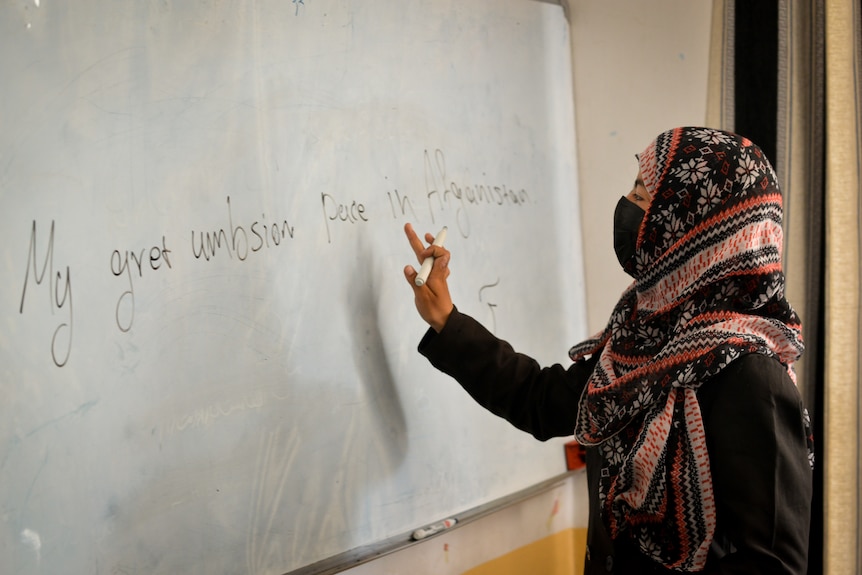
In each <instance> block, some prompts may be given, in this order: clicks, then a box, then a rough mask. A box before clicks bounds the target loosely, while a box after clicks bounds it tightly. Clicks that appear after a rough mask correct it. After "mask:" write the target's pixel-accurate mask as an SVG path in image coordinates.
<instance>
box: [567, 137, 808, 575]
mask: <svg viewBox="0 0 862 575" xmlns="http://www.w3.org/2000/svg"><path fill="white" fill-rule="evenodd" d="M638 163H639V167H640V171H641V175H642V177H643V181H644V186H645V187H646V189H647V191H648V192H649V194H650V196H651V202H650V205H649V207H648V208H647V210H646V216H645V218H644V221H643V223H642V224H641V228H640V232H639V235H638V240H637V248H636V255H635V257H634V258H632V259H630V260H629V262H628V265H629V267H630V268H631V269H627V270H626V271H628V272H629V273H630V274H631V275H632V276H634V277H635V282H634V283H633V284H632V285H631V286H630V287H629V288H628V289H627V290H626V291H625V292H624V293H623V295H622V297H621V299H620V301H619V302H618V303H617V305H616V307H615V308H614V310H613V312H612V314H611V318H610V321H609V323H608V325H607V327H606V328H605V329H604V331H602V332H601V333H599V334H597V335H596V336H595V337H593V338H591V339H589V340H587V341H585V342H582V343H580V344H578V345H576V346H574V347H573V348H572V349H571V350H570V352H569V355H570V356H571V358H572V359H573V360H578V359H581V358H583V357H586V356H589V355H593V354H597V353H599V354H600V355H599V360H598V363H597V365H596V368H595V370H594V372H593V374H592V376H591V378H590V380H589V383H588V385H587V388H586V389H585V391H584V394H583V395H582V397H581V399H580V404H579V411H578V421H577V425H576V428H575V435H576V437H577V438H578V440H579V441H580V442H581V443H582V444H584V445H594V446H598V447H597V448H598V449H600V450H601V453H602V456H603V461H604V465H605V468H604V469H602V470H601V480H600V487H599V491H600V499H601V505H602V516H603V518H604V520H605V522H606V524H607V525H608V528H609V529H610V532H611V536H612V537H613V538H617V537H618V536H620V535H621V534H623V533H625V534H626V535H627V536H628V537H629V538H630V540H631V541H633V542H634V543H635V544H636V545H637V546H638V547H639V548H640V550H641V552H642V553H644V554H645V555H647V556H648V557H651V558H652V559H653V560H655V561H657V562H659V563H661V564H663V565H664V566H666V567H668V568H672V569H677V570H682V571H698V570H701V569H702V568H703V567H704V565H705V563H706V558H707V553H708V551H709V547H710V544H711V542H712V539H713V536H714V533H715V502H714V498H713V492H712V476H711V473H710V468H709V457H708V455H707V451H706V439H705V434H704V428H703V422H702V418H701V412H700V407H699V404H698V400H697V395H696V391H697V389H698V388H699V387H700V385H701V384H702V383H703V382H705V381H707V380H708V379H709V378H711V377H713V376H715V375H716V374H717V373H719V372H720V371H721V370H722V369H724V368H726V367H727V366H728V365H729V364H730V363H731V362H733V361H735V360H736V359H738V358H739V357H741V356H743V355H745V354H749V353H760V354H763V355H766V356H769V357H774V358H776V359H777V360H778V361H780V362H781V363H782V364H783V365H784V366H785V367H786V368H787V371H788V373H789V374H790V377H791V378H793V380H794V382H795V379H796V378H795V375H794V371H793V363H794V362H795V361H796V360H797V359H798V358H799V356H800V355H801V354H802V349H803V345H802V336H801V327H802V326H801V322H800V321H799V318H798V317H797V315H796V313H795V312H794V311H793V309H792V308H791V307H790V305H789V304H788V303H787V300H786V299H785V298H784V275H783V272H782V269H781V250H782V229H781V218H782V201H781V192H780V190H779V188H778V183H777V181H776V177H775V173H774V171H773V169H772V166H771V165H770V164H769V161H768V160H767V159H766V157H765V156H764V154H763V152H762V151H761V150H760V148H758V147H757V146H756V145H754V144H753V143H752V142H751V141H749V140H747V139H746V138H743V137H740V136H738V135H735V134H732V133H729V132H723V131H719V130H713V129H708V128H677V129H674V130H670V131H668V132H665V133H662V134H661V135H659V136H658V137H657V138H656V139H655V140H654V141H653V142H652V143H651V144H650V145H649V146H648V147H647V148H646V150H645V151H644V152H643V153H642V154H640V155H639V156H638ZM741 400H743V401H744V398H741Z"/></svg>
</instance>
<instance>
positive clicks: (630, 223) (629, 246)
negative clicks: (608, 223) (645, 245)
mask: <svg viewBox="0 0 862 575" xmlns="http://www.w3.org/2000/svg"><path fill="white" fill-rule="evenodd" d="M645 215H646V212H645V211H644V210H643V208H641V207H640V206H638V205H637V204H635V203H634V202H632V201H631V200H629V199H627V198H626V197H625V196H623V197H621V198H620V201H619V202H617V208H616V209H615V210H614V251H615V252H616V254H617V259H618V260H619V262H620V265H621V266H623V269H624V270H625V271H626V273H627V274H629V275H632V272H633V271H634V256H635V251H636V249H637V241H638V231H639V230H640V228H641V224H642V223H643V220H644V216H645Z"/></svg>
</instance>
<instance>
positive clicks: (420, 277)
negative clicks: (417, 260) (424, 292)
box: [414, 226, 447, 287]
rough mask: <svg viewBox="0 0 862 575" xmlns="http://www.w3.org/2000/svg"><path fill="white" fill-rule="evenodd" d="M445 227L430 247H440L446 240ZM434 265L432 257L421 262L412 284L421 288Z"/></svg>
mask: <svg viewBox="0 0 862 575" xmlns="http://www.w3.org/2000/svg"><path fill="white" fill-rule="evenodd" d="M446 229H447V228H446V226H443V229H442V230H440V233H439V234H437V235H436V236H435V237H434V243H432V244H431V245H432V246H442V245H443V241H444V240H445V239H446ZM433 265H434V256H428V257H427V258H425V259H424V260H423V261H422V267H421V268H419V273H418V274H416V279H415V280H414V283H415V284H416V285H417V286H419V287H422V286H424V285H425V282H426V281H428V274H430V273H431V266H433Z"/></svg>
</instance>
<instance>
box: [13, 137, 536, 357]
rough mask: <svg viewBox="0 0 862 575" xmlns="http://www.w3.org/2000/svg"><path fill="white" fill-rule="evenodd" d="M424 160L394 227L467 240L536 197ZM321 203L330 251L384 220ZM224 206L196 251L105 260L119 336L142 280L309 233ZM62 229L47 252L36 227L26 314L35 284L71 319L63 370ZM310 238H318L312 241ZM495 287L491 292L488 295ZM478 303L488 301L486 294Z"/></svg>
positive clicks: (166, 243) (57, 338)
mask: <svg viewBox="0 0 862 575" xmlns="http://www.w3.org/2000/svg"><path fill="white" fill-rule="evenodd" d="M423 159H424V168H425V169H424V180H425V189H424V190H421V191H418V192H415V193H414V194H406V193H402V192H399V191H398V190H397V189H396V190H394V191H388V192H385V193H386V196H387V198H388V205H389V208H390V211H391V218H392V219H395V220H405V221H406V220H411V221H416V220H419V219H424V218H428V219H430V220H431V223H432V224H433V223H435V222H436V221H437V220H444V219H445V220H446V221H454V222H455V225H456V227H457V229H458V231H459V232H460V233H461V235H462V236H463V237H464V238H467V237H469V235H470V225H471V223H470V222H471V215H472V214H473V213H474V212H477V211H478V210H490V209H499V208H504V209H505V208H513V209H521V208H523V207H524V206H527V205H529V204H530V203H531V199H530V196H529V194H528V193H527V191H526V190H525V189H523V188H521V189H518V190H515V189H512V188H510V187H509V186H507V185H505V184H497V183H488V182H471V183H466V182H464V181H463V180H460V181H459V180H458V179H456V178H453V177H452V176H450V174H449V173H448V172H447V169H446V156H445V154H444V152H443V151H442V150H439V149H437V150H434V151H433V152H430V151H428V150H425V151H424V154H423ZM483 176H484V175H483ZM319 197H320V204H318V205H319V206H320V209H321V210H322V216H323V217H322V220H323V221H322V225H323V230H324V231H325V237H326V242H327V243H329V244H331V243H333V241H334V240H335V239H344V238H345V237H348V236H347V234H346V232H347V231H348V230H350V229H357V226H358V227H361V226H364V225H367V224H368V223H369V222H371V221H372V220H374V219H375V218H380V217H381V214H379V213H374V212H373V209H372V207H371V206H372V204H369V203H367V201H360V200H359V199H357V198H354V197H351V196H349V195H348V193H347V192H344V191H338V192H335V191H328V192H323V193H321V194H320V196H319ZM386 203H387V202H386V201H385V200H384V201H383V202H379V203H375V204H373V205H375V206H378V209H379V206H380V205H386ZM224 206H225V209H224V212H223V216H221V217H220V220H221V221H217V222H215V223H214V225H211V226H210V227H206V228H198V229H193V230H191V232H190V235H191V243H190V244H185V246H187V247H186V248H183V247H182V246H183V244H174V242H173V241H172V239H171V237H170V236H169V235H168V234H159V235H157V236H155V237H154V238H152V239H151V240H150V241H147V242H143V243H142V245H141V244H139V245H131V246H128V245H127V246H122V247H117V248H116V249H112V250H111V251H110V252H109V254H106V260H107V262H106V263H107V264H108V268H109V269H110V272H111V275H112V276H113V277H114V278H117V280H119V282H120V283H119V284H116V285H117V286H118V287H117V292H116V299H115V300H113V307H114V320H115V323H116V326H117V329H119V331H120V332H123V333H125V332H129V331H130V330H131V329H132V328H133V325H134V321H135V305H136V297H135V296H136V280H140V279H142V278H144V277H145V276H150V275H154V274H158V275H165V274H170V273H173V272H174V270H175V269H176V268H177V267H179V266H181V265H182V262H183V261H185V262H190V261H197V262H200V263H201V264H202V265H206V264H207V262H212V261H230V260H232V261H234V262H245V261H247V260H251V259H253V258H254V257H255V256H256V255H259V254H262V253H265V252H273V253H275V252H276V251H280V250H284V249H288V248H287V246H288V245H290V244H292V243H293V242H294V241H296V238H297V236H299V235H301V234H302V233H303V232H304V229H298V226H297V225H295V224H294V223H292V219H289V218H288V217H285V216H284V215H279V216H278V217H275V218H273V217H267V215H266V213H265V212H264V213H261V216H260V217H259V218H249V219H247V220H245V219H244V220H242V221H239V220H237V219H235V215H234V209H233V208H234V206H233V205H232V204H231V197H230V196H227V197H226V198H225V204H224ZM384 210H385V208H384ZM318 221H320V220H318ZM55 227H56V224H55V221H54V220H52V221H51V226H50V232H49V233H48V239H47V247H46V248H45V249H44V250H43V251H40V250H39V249H38V245H39V244H40V243H41V241H44V239H43V238H40V237H39V234H38V233H37V232H38V229H39V228H38V224H37V221H36V220H33V221H32V224H31V233H30V243H29V246H28V248H27V265H26V268H25V273H24V282H23V288H22V291H21V300H20V305H19V313H20V314H24V313H25V303H26V301H27V300H28V299H32V297H28V294H30V293H31V292H32V291H33V290H34V289H36V288H35V287H34V286H33V284H35V285H36V286H41V285H42V284H43V283H45V284H47V285H46V286H45V288H44V289H45V291H47V293H48V297H49V300H50V301H49V303H50V306H49V311H50V312H51V314H52V315H53V314H55V313H56V312H57V311H61V312H64V313H65V315H64V316H63V317H62V318H61V319H60V320H59V323H57V324H56V326H55V327H54V330H53V334H52V335H51V338H50V348H49V350H50V356H51V359H52V361H53V362H54V365H56V366H57V367H63V366H65V365H66V363H67V362H68V361H69V357H70V355H71V352H72V335H73V332H74V330H73V326H74V314H73V312H72V278H71V271H70V266H65V273H63V271H61V270H55V266H54V241H55ZM43 233H44V232H43ZM308 236H314V234H312V233H309V234H308ZM187 237H188V236H187ZM184 256H185V257H184ZM210 265H212V264H210ZM61 269H62V268H61ZM494 285H495V284H492V285H488V286H484V287H483V290H485V289H486V288H490V287H494ZM479 299H480V301H482V299H483V293H482V291H480V294H479ZM486 305H487V306H488V307H489V310H490V312H491V315H492V321H493V319H494V318H493V315H494V309H493V308H494V307H495V304H492V303H490V302H487V303H486ZM28 311H29V308H28ZM31 313H32V312H31Z"/></svg>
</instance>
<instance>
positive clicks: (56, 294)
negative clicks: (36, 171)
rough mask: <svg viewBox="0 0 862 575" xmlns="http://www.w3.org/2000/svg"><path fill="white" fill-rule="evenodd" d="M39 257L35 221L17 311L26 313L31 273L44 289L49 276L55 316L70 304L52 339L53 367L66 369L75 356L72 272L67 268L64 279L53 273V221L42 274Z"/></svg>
mask: <svg viewBox="0 0 862 575" xmlns="http://www.w3.org/2000/svg"><path fill="white" fill-rule="evenodd" d="M38 259H39V254H38V252H37V250H36V220H33V228H32V231H31V232H30V247H29V248H28V251H27V272H26V273H25V275H24V289H23V290H22V291H21V305H20V306H19V308H18V312H19V313H22V314H23V313H24V300H25V299H27V286H28V284H29V281H30V276H31V272H32V276H33V281H35V282H36V285H41V284H42V282H43V281H44V280H45V277H46V276H45V274H46V272H47V274H48V275H47V278H48V299H50V300H51V301H50V304H51V305H50V309H51V312H52V313H53V312H54V310H55V309H63V308H65V307H66V305H67V304H68V306H69V307H68V309H69V315H68V318H67V319H66V320H65V321H64V322H63V323H61V324H60V325H58V326H57V329H55V330H54V335H53V336H52V337H51V359H53V360H54V365H56V366H57V367H63V366H64V365H66V362H67V361H69V354H70V353H71V352H72V326H73V317H74V316H73V313H72V274H71V272H70V271H69V266H66V276H65V278H64V277H63V274H62V273H61V272H59V271H58V272H57V273H56V274H55V273H54V221H53V220H52V221H51V233H50V234H49V236H48V250H47V251H46V252H45V258H44V260H43V261H42V271H41V272H39V269H38ZM61 284H62V285H63V295H62V297H61V296H60V285H61ZM61 332H63V334H64V335H65V340H66V341H65V343H66V345H65V348H64V346H63V341H62V338H60V339H58V336H59V335H60V334H61Z"/></svg>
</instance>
